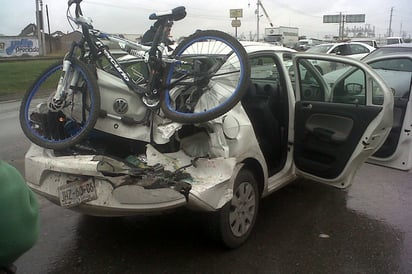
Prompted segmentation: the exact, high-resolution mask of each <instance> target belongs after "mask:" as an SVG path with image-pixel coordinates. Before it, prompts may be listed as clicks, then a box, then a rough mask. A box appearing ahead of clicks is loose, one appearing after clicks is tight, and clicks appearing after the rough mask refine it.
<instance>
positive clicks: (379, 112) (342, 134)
mask: <svg viewBox="0 0 412 274" xmlns="http://www.w3.org/2000/svg"><path fill="white" fill-rule="evenodd" d="M244 48H245V49H246V51H247V53H248V56H249V59H250V69H251V76H250V85H249V87H248V89H247V91H246V94H245V95H244V97H243V98H242V100H241V102H239V103H238V104H237V105H236V106H234V107H233V108H232V109H231V110H230V111H229V112H227V113H225V114H223V115H222V116H220V117H218V118H216V119H214V120H210V121H207V122H202V123H197V124H180V123H176V122H174V121H171V120H169V119H167V118H165V117H164V116H163V115H161V113H159V115H156V117H155V119H154V122H155V124H153V125H152V126H150V125H147V126H145V127H137V126H136V125H130V124H127V123H123V122H122V121H121V120H113V119H111V118H110V117H108V116H105V117H101V118H99V119H101V120H104V121H105V123H108V124H111V125H112V126H111V127H105V129H106V131H104V130H97V129H95V130H93V131H92V132H91V133H90V134H89V136H88V137H87V138H85V139H84V140H83V141H82V143H81V144H77V145H75V146H73V147H70V148H69V149H64V150H53V149H47V148H43V147H39V146H37V145H35V144H32V145H31V147H30V149H29V151H28V152H27V154H26V160H25V174H26V179H27V183H28V185H29V186H30V187H31V188H32V189H33V190H34V191H35V192H36V193H38V194H39V195H41V196H43V197H46V198H47V199H49V200H50V201H52V202H53V203H55V204H57V205H59V206H62V207H66V208H70V209H72V210H76V211H79V212H82V213H84V214H89V215H95V216H125V215H139V214H154V213H162V212H168V211H170V210H172V209H176V208H180V207H187V208H189V209H192V210H196V211H204V212H210V214H211V215H210V218H211V219H210V224H211V225H212V226H213V227H214V228H215V229H216V231H217V232H218V233H217V234H218V235H219V239H220V240H221V241H222V242H223V244H224V245H226V246H228V247H230V248H235V247H238V246H240V245H241V244H243V243H244V242H245V241H246V240H247V239H248V237H249V235H250V233H251V232H252V229H253V227H254V225H255V223H256V217H257V212H258V209H259V203H260V200H261V198H263V197H266V196H268V195H269V194H271V193H273V192H274V191H276V190H278V189H280V188H281V187H283V186H285V185H286V184H288V183H290V182H292V181H293V180H294V179H296V178H297V177H305V178H309V179H312V180H315V181H319V182H323V183H326V184H329V185H332V186H334V187H338V188H345V187H348V186H349V185H350V184H351V181H352V178H353V176H354V174H355V172H356V170H357V169H358V167H359V166H360V165H361V164H362V163H363V162H364V161H365V160H366V159H367V158H368V157H369V156H370V155H371V154H373V153H374V152H375V151H376V150H377V149H378V148H379V147H380V146H381V145H382V143H383V141H384V140H385V139H386V137H387V135H388V133H389V131H390V128H391V125H392V120H393V118H392V114H393V111H392V107H391V106H392V105H393V95H392V92H391V91H390V89H389V88H388V87H387V86H386V84H385V82H384V81H383V80H382V79H381V78H380V76H379V75H378V74H377V73H376V72H375V71H374V70H372V69H371V68H370V67H369V66H367V65H366V64H364V63H362V62H359V61H357V60H354V59H348V58H343V57H339V56H333V55H330V56H324V55H322V56H318V55H315V54H304V53H296V52H293V50H290V49H286V48H284V47H275V46H271V45H258V44H256V43H253V44H249V45H248V44H244ZM320 59H321V60H322V61H324V62H326V61H331V62H335V63H339V62H343V63H345V64H346V66H347V67H348V68H351V69H353V71H356V72H358V73H359V74H360V75H363V77H364V80H365V81H363V82H362V83H361V84H358V83H353V79H352V78H351V77H350V75H348V76H346V77H343V78H340V79H339V80H338V81H336V82H335V83H333V84H330V83H327V82H326V81H325V79H324V78H323V76H322V75H321V74H320V73H319V71H318V70H317V69H316V68H315V67H314V66H313V62H315V61H319V60H320ZM99 76H104V77H99V78H98V80H97V81H98V82H100V83H99V84H102V85H105V86H107V88H105V89H101V90H100V91H101V93H102V94H101V97H102V98H103V97H110V98H113V100H112V101H113V105H107V108H112V106H114V104H115V102H117V100H118V99H123V102H124V103H126V104H127V103H132V101H133V100H134V99H135V98H134V97H124V94H122V93H117V94H116V91H115V90H111V89H110V88H109V86H108V83H110V82H107V80H108V78H110V81H115V79H116V76H114V75H111V74H110V73H108V74H105V73H102V72H99ZM222 78H225V79H227V81H230V75H222ZM118 80H119V81H120V79H118ZM372 83H373V84H372ZM375 88H379V90H380V91H381V92H380V93H379V94H375V93H374V90H375ZM354 91H356V92H357V93H359V94H362V95H363V96H364V98H374V99H373V100H369V99H368V100H363V101H362V102H359V103H358V104H356V105H355V104H352V103H350V102H341V101H336V100H335V99H334V98H336V96H337V95H339V94H342V93H352V92H354ZM113 94H115V95H113ZM124 115H130V113H128V112H127V111H126V112H125V114H124ZM137 131H138V132H137ZM124 133H128V135H127V136H126V135H125V134H124ZM143 133H145V136H152V138H149V139H148V140H149V141H147V140H142V139H139V138H138V137H137V136H142V135H143ZM165 230H167V228H165Z"/></svg>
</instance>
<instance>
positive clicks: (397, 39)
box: [386, 37, 404, 45]
mask: <svg viewBox="0 0 412 274" xmlns="http://www.w3.org/2000/svg"><path fill="white" fill-rule="evenodd" d="M402 43H404V41H403V38H402V37H387V38H386V44H387V45H393V44H402Z"/></svg>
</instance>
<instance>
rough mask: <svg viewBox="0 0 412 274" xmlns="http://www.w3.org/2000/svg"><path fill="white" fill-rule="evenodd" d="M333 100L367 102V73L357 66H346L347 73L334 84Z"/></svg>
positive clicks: (355, 102) (336, 101) (356, 102)
mask: <svg viewBox="0 0 412 274" xmlns="http://www.w3.org/2000/svg"><path fill="white" fill-rule="evenodd" d="M331 99H332V102H334V103H344V104H356V105H359V104H361V105H365V104H366V77H365V73H364V72H363V71H362V70H360V69H357V68H355V67H350V68H346V73H345V74H344V75H343V77H341V79H339V80H338V81H337V82H335V83H334V85H333V93H332V97H331Z"/></svg>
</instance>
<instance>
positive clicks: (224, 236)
mask: <svg viewBox="0 0 412 274" xmlns="http://www.w3.org/2000/svg"><path fill="white" fill-rule="evenodd" d="M259 201H260V195H259V190H258V185H257V182H256V179H255V177H254V175H253V173H252V172H250V171H249V170H247V169H242V170H240V172H239V173H238V175H237V177H236V179H235V183H234V188H233V198H232V199H231V200H230V201H229V202H228V203H227V204H226V205H225V206H223V207H222V208H221V209H220V210H219V211H218V212H217V213H216V215H215V220H214V224H213V225H214V226H215V228H216V232H217V235H216V236H217V237H218V240H219V241H220V242H221V243H222V244H223V245H224V246H226V247H228V248H231V249H233V248H237V247H239V246H241V245H242V244H244V243H245V242H246V241H247V239H248V238H249V235H250V233H251V232H252V230H253V227H254V225H255V222H256V218H257V213H258V208H259Z"/></svg>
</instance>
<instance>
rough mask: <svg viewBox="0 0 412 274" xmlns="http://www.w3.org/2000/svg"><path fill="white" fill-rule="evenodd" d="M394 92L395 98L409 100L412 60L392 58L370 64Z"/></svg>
mask: <svg viewBox="0 0 412 274" xmlns="http://www.w3.org/2000/svg"><path fill="white" fill-rule="evenodd" d="M369 65H370V66H371V67H372V68H374V69H375V71H376V72H377V73H378V74H379V75H380V76H382V78H383V79H384V80H385V82H386V83H387V85H388V86H389V87H390V88H391V89H392V90H393V91H394V96H395V98H396V97H397V98H404V99H409V96H410V90H411V81H412V60H411V59H409V58H391V59H385V60H380V61H376V62H372V63H369Z"/></svg>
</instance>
